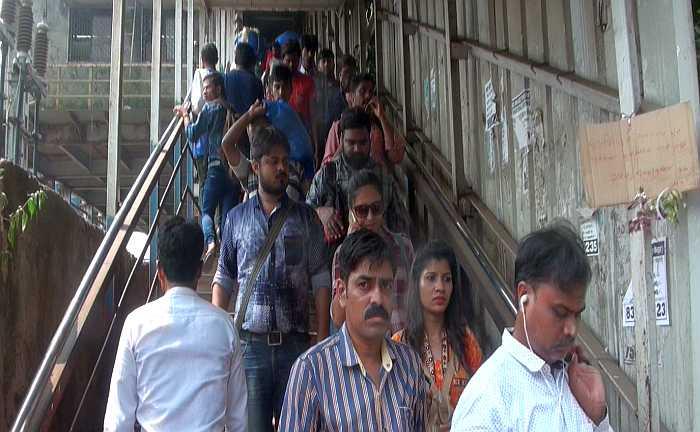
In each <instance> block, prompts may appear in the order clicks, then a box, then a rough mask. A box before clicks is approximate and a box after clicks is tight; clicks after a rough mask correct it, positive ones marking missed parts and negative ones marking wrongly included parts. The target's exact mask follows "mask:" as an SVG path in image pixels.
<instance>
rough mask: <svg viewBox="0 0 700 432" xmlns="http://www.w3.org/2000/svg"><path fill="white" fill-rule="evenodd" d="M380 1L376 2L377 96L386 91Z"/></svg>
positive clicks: (375, 66)
mask: <svg viewBox="0 0 700 432" xmlns="http://www.w3.org/2000/svg"><path fill="white" fill-rule="evenodd" d="M378 10H379V0H375V1H374V74H375V80H376V81H377V95H379V94H380V92H381V91H382V90H383V89H384V73H383V72H384V57H383V52H384V44H383V42H382V29H383V28H384V22H383V21H382V20H381V19H379V14H378V13H377V11H378Z"/></svg>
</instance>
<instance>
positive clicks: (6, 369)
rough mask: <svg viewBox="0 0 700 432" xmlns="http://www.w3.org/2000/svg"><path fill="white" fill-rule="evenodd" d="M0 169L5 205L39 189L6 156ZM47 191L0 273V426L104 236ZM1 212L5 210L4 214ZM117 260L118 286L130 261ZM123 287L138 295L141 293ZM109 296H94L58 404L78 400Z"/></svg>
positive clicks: (6, 423) (101, 380)
mask: <svg viewBox="0 0 700 432" xmlns="http://www.w3.org/2000/svg"><path fill="white" fill-rule="evenodd" d="M0 169H3V170H4V175H3V178H2V179H1V180H0V191H3V192H5V193H6V194H7V196H8V199H9V202H10V204H9V206H8V208H9V209H16V208H17V206H18V205H20V204H22V203H24V202H25V201H26V198H27V196H28V195H29V194H31V193H32V192H34V191H36V190H38V189H39V188H40V187H41V186H40V184H39V183H38V182H37V181H36V180H35V179H33V178H31V177H30V176H29V175H28V174H27V173H26V172H24V171H23V170H21V169H20V168H18V167H17V166H15V165H12V164H11V163H9V162H8V161H5V160H0ZM46 192H47V195H48V197H47V200H46V204H45V206H44V208H43V209H42V210H41V212H40V214H39V216H38V217H37V219H36V220H34V221H32V222H31V223H30V224H29V226H28V228H27V229H26V231H25V232H24V233H21V234H20V235H19V236H18V240H17V247H16V250H15V251H14V252H13V254H12V259H11V261H10V263H9V266H7V267H6V268H5V269H4V271H3V272H2V274H0V347H2V348H1V349H0V430H9V427H10V425H11V422H12V421H13V420H14V417H15V414H16V412H17V410H18V409H19V406H20V404H21V402H22V399H23V397H24V395H25V393H26V391H27V388H28V386H29V384H30V382H31V379H32V377H33V375H34V373H35V372H36V370H37V368H38V366H39V363H40V362H41V358H42V356H43V354H44V352H45V350H46V349H47V347H48V345H49V342H50V340H51V338H52V336H53V333H54V332H55V330H56V328H57V326H58V323H59V322H60V320H61V318H62V316H63V314H64V312H65V310H66V308H67V305H68V303H69V302H70V300H71V298H72V297H73V294H74V293H75V290H76V289H77V287H78V285H79V283H80V280H81V278H82V276H83V273H84V272H85V270H86V269H87V267H88V265H89V263H90V261H91V259H92V257H93V255H94V253H95V251H96V250H97V248H98V246H99V244H100V242H101V240H102V237H103V233H102V232H101V231H100V230H99V229H98V228H97V227H95V226H93V225H91V224H90V223H88V222H86V221H85V220H84V219H83V218H82V217H81V216H79V215H78V214H77V213H76V212H75V211H74V210H73V209H72V208H71V207H70V206H69V205H68V204H67V203H66V202H65V201H64V200H63V199H62V198H61V197H60V196H58V195H57V194H55V193H54V192H53V191H50V190H47V191H46ZM7 215H8V214H7V211H6V212H5V214H4V215H3V216H4V217H7ZM6 227H7V224H5V228H6ZM6 234H7V233H6V231H5V229H3V230H0V247H2V248H3V249H4V247H5V244H6ZM118 262H119V263H120V265H118V266H117V267H118V268H117V270H116V271H115V272H114V273H113V274H114V280H115V283H114V286H117V287H121V286H122V285H123V283H122V284H120V283H119V282H120V281H123V280H125V279H126V275H128V273H127V271H128V269H130V268H131V266H130V265H129V264H130V262H131V259H128V258H125V257H123V256H122V257H120V258H119V260H118ZM127 265H129V267H128V268H127ZM138 282H139V283H136V284H134V286H135V287H139V288H141V287H143V280H140V281H138ZM130 291H131V292H135V293H137V292H138V291H140V292H141V294H142V293H143V290H136V289H132V290H130ZM113 298H114V295H113V292H112V291H111V290H110V289H107V290H105V292H104V293H103V294H101V295H100V296H98V299H97V300H96V307H95V308H94V310H93V312H92V313H91V314H90V315H89V317H88V320H87V324H86V332H85V334H83V335H82V336H81V340H80V342H82V343H81V344H80V346H79V349H76V350H75V351H74V353H73V355H72V357H71V358H72V359H77V361H76V362H75V365H76V367H74V368H73V369H72V370H71V371H69V372H70V382H69V385H68V386H66V388H65V389H64V390H63V395H64V398H63V400H62V401H61V405H66V404H67V405H69V406H75V405H74V404H75V402H77V400H79V399H80V396H81V394H82V393H81V391H82V384H81V383H84V382H86V381H87V379H88V377H89V376H90V373H91V371H92V364H93V362H94V360H95V358H96V356H97V353H99V350H100V346H101V342H102V341H103V339H104V335H105V334H106V330H107V328H108V326H109V322H110V320H111V317H112V313H113V312H112V311H113V305H114V300H113ZM119 328H120V327H117V329H116V336H117V337H118V335H119ZM110 351H111V350H108V352H110ZM112 364H113V356H109V355H108V356H107V357H106V358H105V360H104V362H103V365H104V366H103V367H102V371H101V374H100V375H99V377H98V386H97V388H96V391H97V393H98V394H105V395H106V388H101V387H104V386H105V385H107V383H108V381H106V380H105V377H108V376H109V372H110V371H111V368H112ZM76 384H77V385H76ZM99 399H100V398H97V400H95V399H93V400H92V401H91V402H93V403H94V404H95V405H96V407H95V409H98V410H100V409H101V410H104V404H103V402H102V401H100V400H99ZM93 414H94V411H93ZM64 417H67V416H66V415H65V414H64V413H61V412H59V413H57V414H56V419H57V420H63V418H64ZM93 417H94V419H95V422H96V423H98V424H99V422H101V415H99V416H96V415H93ZM61 423H63V422H61ZM54 426H55V425H54ZM51 429H53V430H63V429H60V428H59V429H55V428H51ZM91 430H92V429H91Z"/></svg>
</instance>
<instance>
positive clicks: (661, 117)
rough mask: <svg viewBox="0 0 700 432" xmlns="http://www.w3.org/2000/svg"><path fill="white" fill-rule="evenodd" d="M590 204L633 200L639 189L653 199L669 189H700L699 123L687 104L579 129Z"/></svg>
mask: <svg viewBox="0 0 700 432" xmlns="http://www.w3.org/2000/svg"><path fill="white" fill-rule="evenodd" d="M579 140H580V143H581V169H582V172H583V179H584V185H585V188H586V196H587V198H588V205H589V206H590V207H593V208H598V207H603V206H609V205H615V204H623V203H629V202H630V201H632V200H633V199H634V196H635V195H636V193H637V191H638V190H639V188H640V187H642V188H644V190H645V191H646V193H647V195H648V196H649V197H650V198H652V197H656V196H658V194H659V193H661V192H662V191H663V190H664V189H665V188H667V187H670V188H675V189H678V190H679V191H681V192H683V191H687V190H691V189H696V188H698V187H700V168H699V167H700V164H698V150H697V147H696V141H695V123H694V120H693V113H692V109H691V108H690V105H689V104H688V103H682V104H679V105H675V106H672V107H668V108H664V109H660V110H656V111H653V112H650V113H648V114H642V115H639V116H635V117H632V119H631V120H629V121H628V120H626V119H623V120H621V121H619V122H613V123H604V124H597V125H586V126H583V127H581V128H580V129H579Z"/></svg>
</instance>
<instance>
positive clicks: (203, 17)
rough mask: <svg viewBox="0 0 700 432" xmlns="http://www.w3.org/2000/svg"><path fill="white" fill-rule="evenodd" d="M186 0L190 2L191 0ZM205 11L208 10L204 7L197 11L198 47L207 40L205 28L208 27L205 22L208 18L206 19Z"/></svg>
mask: <svg viewBox="0 0 700 432" xmlns="http://www.w3.org/2000/svg"><path fill="white" fill-rule="evenodd" d="M187 1H188V2H192V1H193V0H187ZM188 4H189V3H188ZM207 13H208V12H207V10H206V9H201V10H200V11H199V34H198V37H197V42H199V49H202V46H203V45H204V43H205V42H208V41H209V33H208V32H207V29H208V27H209V26H208V25H207V24H208V22H209V20H208V19H207Z"/></svg>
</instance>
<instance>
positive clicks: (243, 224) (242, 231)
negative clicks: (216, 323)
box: [214, 194, 331, 333]
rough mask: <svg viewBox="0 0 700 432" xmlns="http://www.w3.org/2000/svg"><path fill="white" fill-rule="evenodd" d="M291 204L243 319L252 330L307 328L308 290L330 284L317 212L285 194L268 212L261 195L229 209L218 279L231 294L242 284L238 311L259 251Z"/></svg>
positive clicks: (302, 330) (244, 324) (285, 331)
mask: <svg viewBox="0 0 700 432" xmlns="http://www.w3.org/2000/svg"><path fill="white" fill-rule="evenodd" d="M286 206H289V211H288V215H287V220H286V221H285V222H284V225H283V226H282V230H281V231H280V233H279V235H278V236H277V239H276V240H275V246H274V247H273V248H272V250H271V251H270V254H269V255H268V256H267V258H266V259H265V263H264V265H263V267H262V269H261V270H260V273H258V277H257V278H256V281H255V283H254V285H253V294H252V295H251V297H250V302H249V303H248V309H247V310H246V313H245V320H244V321H243V329H244V330H247V331H250V332H254V333H268V332H270V331H273V330H279V331H281V332H283V333H288V332H292V331H296V332H306V331H308V319H309V307H308V298H309V293H310V292H313V293H315V292H316V290H318V289H330V286H331V277H330V272H329V270H328V252H327V248H326V242H325V241H324V240H323V227H322V225H321V221H320V220H319V219H318V216H316V212H315V211H314V210H313V209H312V208H311V207H309V206H308V205H306V204H305V203H303V202H297V201H294V200H292V199H290V198H289V197H287V196H286V195H285V196H284V197H283V199H282V201H281V202H280V204H279V205H278V207H277V208H276V209H275V210H274V211H273V212H272V214H271V215H270V216H269V217H268V216H267V215H266V214H265V212H264V210H263V208H262V206H261V204H260V199H259V197H258V195H257V194H256V195H254V196H253V197H251V198H250V199H249V200H248V201H246V202H244V203H242V204H239V205H238V206H236V207H235V208H234V209H233V210H231V211H230V212H229V213H228V216H227V219H226V225H225V228H224V233H223V235H222V236H221V253H220V256H219V264H218V267H217V270H216V275H215V276H214V283H217V284H219V285H220V286H221V287H222V288H223V289H224V290H226V291H227V292H228V293H229V294H231V293H233V292H234V290H235V289H236V286H238V289H237V291H238V294H237V297H236V314H238V313H239V308H240V304H241V299H242V297H243V290H244V288H245V285H246V281H247V280H248V278H249V276H250V273H251V272H252V270H253V266H254V265H255V261H256V259H257V256H258V251H259V250H260V249H261V248H262V246H263V244H264V243H265V238H266V237H267V233H268V232H269V231H270V229H271V228H272V226H273V225H274V224H275V221H276V220H277V219H276V218H277V217H278V216H279V214H280V210H281V209H282V208H283V207H286Z"/></svg>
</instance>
